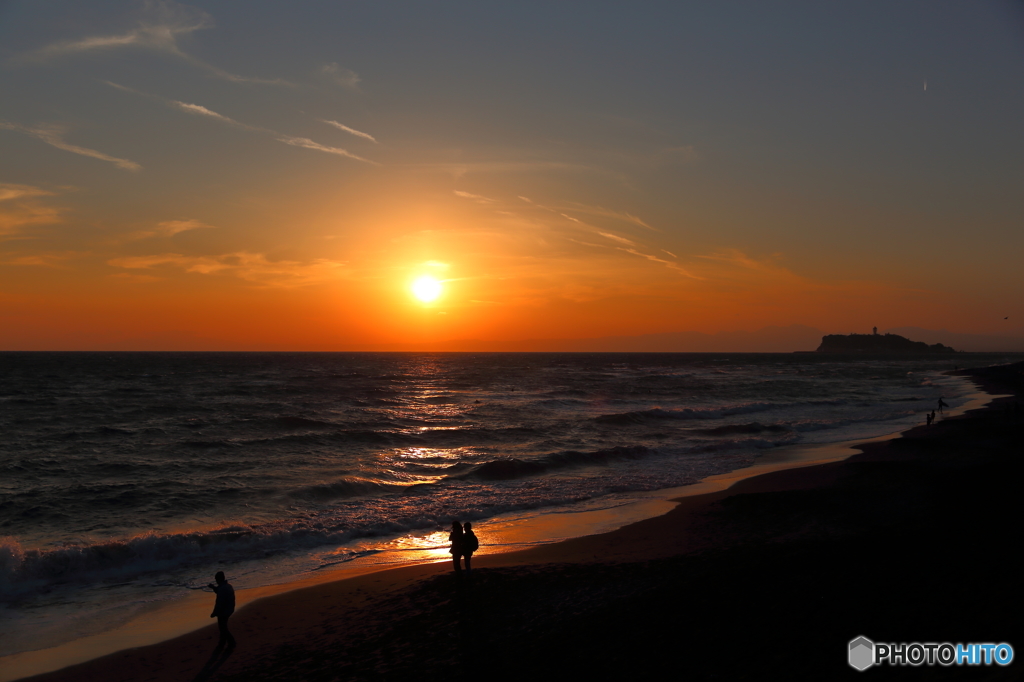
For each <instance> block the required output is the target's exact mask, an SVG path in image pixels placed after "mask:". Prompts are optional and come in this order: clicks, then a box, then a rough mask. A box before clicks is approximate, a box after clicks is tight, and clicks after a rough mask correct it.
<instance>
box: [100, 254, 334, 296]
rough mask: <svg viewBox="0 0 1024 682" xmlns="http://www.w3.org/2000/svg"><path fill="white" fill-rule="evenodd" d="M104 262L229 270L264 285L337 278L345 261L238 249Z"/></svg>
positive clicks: (286, 285) (205, 272)
mask: <svg viewBox="0 0 1024 682" xmlns="http://www.w3.org/2000/svg"><path fill="white" fill-rule="evenodd" d="M107 264H108V265H112V266H114V267H117V268H124V269H126V270H147V271H148V270H153V269H154V268H159V267H168V266H169V267H173V268H177V269H180V270H184V271H185V272H187V273H194V274H200V275H213V274H218V273H222V274H230V275H233V276H236V277H239V278H240V279H243V280H246V281H248V282H252V283H254V284H258V285H261V286H266V287H280V288H292V287H301V286H307V285H311V284H316V283H319V282H325V281H328V280H332V279H337V278H338V277H340V276H341V275H342V274H343V272H344V268H345V266H346V264H345V263H344V262H341V261H332V260H329V259H326V258H321V259H317V260H314V261H311V262H308V263H302V262H299V261H286V260H282V261H271V260H269V259H268V258H267V257H266V256H265V255H264V254H262V253H250V252H247V251H238V252H235V253H229V254H224V255H221V256H185V255H182V254H180V253H163V254H157V255H152V256H127V257H123V258H114V259H111V260H108V261H107Z"/></svg>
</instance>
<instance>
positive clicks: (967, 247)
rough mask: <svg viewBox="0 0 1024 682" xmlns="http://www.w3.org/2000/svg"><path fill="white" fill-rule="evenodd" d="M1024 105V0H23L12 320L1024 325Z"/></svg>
mask: <svg viewBox="0 0 1024 682" xmlns="http://www.w3.org/2000/svg"><path fill="white" fill-rule="evenodd" d="M1021 121H1024V3H1021V2H1019V1H1018V2H1009V1H998V2H997V1H989V0H978V1H975V2H962V1H957V2H947V1H943V0H922V1H905V0H858V1H857V2H833V1H827V0H814V1H807V2H763V1H762V0H758V1H749V2H742V1H732V0H721V1H716V2H686V1H682V0H673V1H672V2H653V1H652V2H639V3H624V2H600V1H588V2H560V3H551V2H531V1H528V0H526V1H524V0H518V1H517V2H487V1H480V0H475V1H474V2H445V1H439V2H411V1H410V2H391V1H388V0H377V1H375V2H327V1H313V0H310V1H308V2H288V3H286V2H280V1H275V2H271V1H267V0H237V1H233V0H218V1H217V2H195V3H191V4H184V3H176V2H171V1H169V0H168V1H163V2H159V1H144V2H139V1H134V0H133V1H125V2H107V1H102V0H98V1H93V2H88V3H82V2H74V1H65V0H60V1H58V0H31V1H29V0H24V1H22V0H0V349H3V350H297V351H299V350H309V351H330V350H376V349H391V350H435V349H440V348H446V347H448V346H446V345H445V344H447V343H449V342H452V341H460V342H461V343H462V345H461V346H460V348H464V349H470V348H472V347H473V343H475V342H479V344H481V347H486V348H487V349H489V350H495V349H505V350H517V349H518V348H520V347H522V346H521V344H522V343H523V342H525V341H529V340H537V339H557V340H561V341H562V342H563V345H562V346H559V347H563V346H564V342H565V341H567V340H576V339H580V340H582V339H592V338H596V337H606V336H636V335H646V334H666V333H677V332H701V333H704V334H722V333H732V332H751V331H755V330H758V329H761V328H764V327H786V326H789V325H803V326H807V327H812V328H814V329H818V330H821V331H822V332H823V333H849V332H854V331H856V332H865V333H866V332H870V330H871V328H872V327H875V326H877V327H878V328H879V329H883V330H884V329H887V328H896V327H920V328H924V329H947V330H950V331H953V332H957V333H961V334H990V335H1007V334H1009V335H1017V336H1024V326H1022V323H1024V267H1021V256H1022V254H1024V224H1022V223H1024V220H1022V218H1024V190H1022V187H1024V126H1022V125H1021ZM422 277H430V278H433V280H435V281H436V282H437V283H439V284H440V295H439V296H438V297H437V298H435V299H434V300H431V301H422V300H420V299H418V298H417V297H416V296H415V295H414V294H413V291H412V285H413V283H414V282H415V281H417V280H418V279H420V278H422ZM752 338H753V337H752ZM752 343H753V342H752ZM467 344H468V345H467ZM749 350H759V348H757V347H756V343H754V344H753V346H752V347H751V348H749Z"/></svg>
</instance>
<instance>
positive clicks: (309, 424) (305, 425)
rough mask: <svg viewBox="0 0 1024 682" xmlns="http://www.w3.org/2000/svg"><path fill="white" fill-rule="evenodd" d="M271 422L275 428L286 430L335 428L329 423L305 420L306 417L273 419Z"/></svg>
mask: <svg viewBox="0 0 1024 682" xmlns="http://www.w3.org/2000/svg"><path fill="white" fill-rule="evenodd" d="M271 421H272V423H274V424H276V425H277V426H282V427H284V428H286V429H324V428H332V427H334V426H335V425H334V424H331V423H330V422H323V421H320V420H319V419H307V418H306V417H275V418H274V419H273V420H271Z"/></svg>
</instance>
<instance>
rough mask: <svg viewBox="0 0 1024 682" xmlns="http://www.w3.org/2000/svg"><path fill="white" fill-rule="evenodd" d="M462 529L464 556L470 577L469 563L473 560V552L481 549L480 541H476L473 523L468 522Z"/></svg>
mask: <svg viewBox="0 0 1024 682" xmlns="http://www.w3.org/2000/svg"><path fill="white" fill-rule="evenodd" d="M462 529H463V534H462V556H464V557H466V575H469V570H470V565H469V562H470V560H471V559H472V558H473V552H475V551H476V550H478V549H480V541H479V540H477V539H476V533H474V532H473V524H472V523H470V522H469V521H466V525H464V526H463V527H462Z"/></svg>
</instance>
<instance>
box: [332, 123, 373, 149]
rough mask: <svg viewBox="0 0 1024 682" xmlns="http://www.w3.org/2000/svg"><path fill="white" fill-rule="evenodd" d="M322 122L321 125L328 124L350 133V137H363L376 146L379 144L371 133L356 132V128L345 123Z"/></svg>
mask: <svg viewBox="0 0 1024 682" xmlns="http://www.w3.org/2000/svg"><path fill="white" fill-rule="evenodd" d="M320 122H321V123H326V124H327V125H329V126H334V127H335V128H337V129H338V130H344V131H345V132H346V133H348V134H350V135H355V136H356V137H362V138H364V139H367V140H369V141H370V142H373V143H374V144H376V143H377V139H376V138H375V137H374V136H373V135H371V134H369V133H364V132H362V131H361V130H356V129H355V128H349V127H348V126H347V125H345V124H344V123H338V122H337V121H328V120H327V119H323V118H322V119H320Z"/></svg>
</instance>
